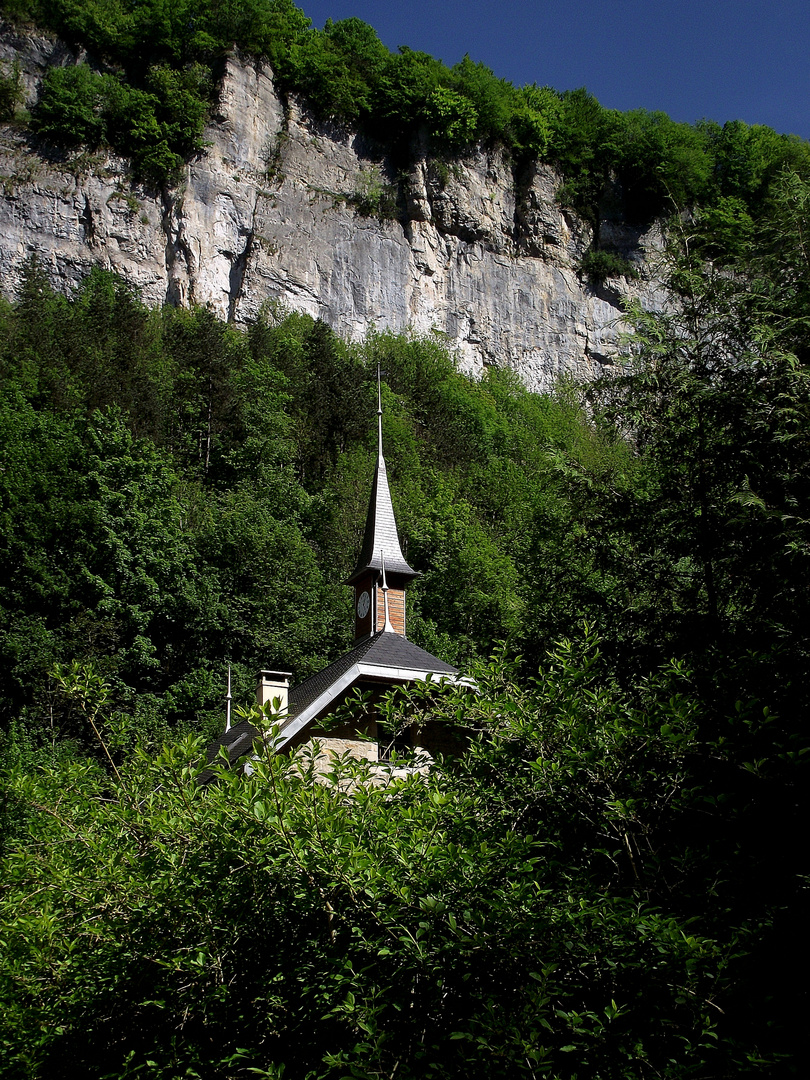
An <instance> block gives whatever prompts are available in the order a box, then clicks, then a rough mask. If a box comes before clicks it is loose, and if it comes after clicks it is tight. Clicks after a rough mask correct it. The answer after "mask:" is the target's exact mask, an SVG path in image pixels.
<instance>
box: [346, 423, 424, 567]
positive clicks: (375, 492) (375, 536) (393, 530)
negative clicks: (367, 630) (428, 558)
mask: <svg viewBox="0 0 810 1080" xmlns="http://www.w3.org/2000/svg"><path fill="white" fill-rule="evenodd" d="M380 551H383V552H384V553H385V572H386V574H402V575H403V576H405V577H408V578H415V577H419V576H420V575H419V571H418V570H414V569H413V568H412V567H410V566H409V565H408V563H407V562H406V561H405V556H404V555H403V554H402V548H401V547H400V545H399V536H398V535H397V523H396V520H395V518H394V507H393V504H392V503H391V491H390V489H389V487H388V471H387V469H386V467H385V458H384V457H383V455H382V445H380V451H379V453H378V455H377V468H376V469H375V470H374V482H373V484H372V485H371V498H370V499H369V504H368V515H367V517H366V531H365V533H364V534H363V546H362V548H361V549H360V558H359V559H358V560H357V566H356V567H355V570H354V573H353V574H352V576H351V577H350V578H349V579H348V580H347V582H346V584H347V585H351V584H352V582H353V581H354V580H355V579H356V578H358V577H359V576H360V574H362V573H363V571H364V570H368V569H370V568H373V569H375V570H382V560H381V558H380Z"/></svg>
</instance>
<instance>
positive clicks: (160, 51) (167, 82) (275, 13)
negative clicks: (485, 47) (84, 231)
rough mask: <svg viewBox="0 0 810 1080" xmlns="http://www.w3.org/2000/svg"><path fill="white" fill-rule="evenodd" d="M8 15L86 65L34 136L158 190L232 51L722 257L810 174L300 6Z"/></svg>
mask: <svg viewBox="0 0 810 1080" xmlns="http://www.w3.org/2000/svg"><path fill="white" fill-rule="evenodd" d="M2 9H3V10H4V11H5V13H6V15H7V16H8V17H10V18H12V19H15V20H18V21H26V20H27V21H31V22H34V23H35V24H37V25H40V26H44V27H49V28H51V29H53V30H55V31H56V32H57V33H58V34H60V35H61V36H62V37H63V38H65V40H67V41H68V42H71V43H73V44H74V45H76V46H78V47H81V48H82V49H85V50H87V52H88V54H89V56H88V60H87V62H82V63H80V64H78V65H77V66H76V67H73V68H65V69H58V70H55V71H52V72H50V73H49V74H48V76H47V78H46V79H45V82H44V84H43V89H42V94H41V97H40V100H39V102H38V103H37V105H36V107H35V109H34V111H33V117H32V124H33V127H34V129H35V130H37V131H39V132H40V134H41V135H42V136H43V137H44V138H46V139H50V140H53V141H55V142H61V143H66V144H69V145H70V144H78V143H84V144H88V145H90V146H99V145H102V144H106V145H110V146H112V147H113V148H115V149H117V150H118V151H119V152H120V153H122V154H123V155H124V156H128V157H131V158H132V160H133V164H134V167H135V169H136V172H137V173H139V174H140V175H141V176H142V177H143V178H145V179H147V180H150V181H152V182H163V181H165V180H166V179H171V178H172V177H175V176H176V175H177V170H178V168H179V166H180V165H181V163H182V162H183V160H184V159H186V158H187V157H188V156H189V155H191V154H194V153H196V152H198V151H199V150H200V149H201V147H202V141H201V140H202V133H203V125H204V121H205V118H206V115H207V113H208V112H209V110H210V109H211V106H212V103H213V102H214V101H215V98H216V88H217V82H218V78H219V74H220V71H221V60H222V57H223V56H224V55H225V54H226V53H227V52H229V51H230V50H231V49H232V48H233V47H234V45H235V46H236V47H238V48H239V49H241V50H243V51H244V52H246V53H248V54H252V55H254V56H257V57H266V58H267V59H268V60H269V62H270V64H271V66H272V69H273V72H274V74H275V77H276V80H277V84H278V86H279V88H280V90H281V91H282V92H284V93H287V92H294V93H296V94H298V95H302V96H303V97H304V98H305V99H306V100H307V102H308V103H309V105H310V107H311V108H312V109H313V110H314V112H315V113H316V115H318V116H320V117H322V118H332V119H334V120H336V121H338V122H341V123H346V124H350V125H354V126H359V127H361V128H363V129H364V130H366V131H367V132H368V133H369V134H370V135H371V136H372V137H375V138H377V139H378V140H380V142H381V143H383V144H385V145H387V146H388V148H389V150H390V152H391V153H392V154H393V155H394V157H395V158H396V159H398V160H399V161H400V162H404V161H405V160H407V158H408V156H409V154H410V153H411V144H412V140H413V137H414V135H415V134H416V133H417V132H419V133H421V134H422V135H423V136H426V137H427V138H428V139H429V141H430V144H431V147H432V151H433V153H434V154H437V155H446V154H450V153H458V152H463V150H464V148H465V147H468V146H469V145H471V144H473V143H478V142H497V143H500V144H502V145H504V146H506V147H508V148H509V149H510V150H511V152H512V153H513V154H514V156H515V159H516V163H517V164H518V166H519V165H520V164H521V163H522V164H526V163H528V162H530V161H532V160H540V161H544V162H552V163H555V164H556V165H558V166H559V167H560V169H561V170H562V172H563V174H564V177H565V184H564V187H563V189H562V192H561V197H562V198H563V200H564V201H565V202H567V203H568V204H569V205H571V206H573V207H575V208H576V209H577V210H578V211H579V212H580V213H582V214H584V215H585V216H586V217H588V218H589V219H590V220H591V221H592V222H593V223H594V224H596V223H598V222H599V220H600V219H602V218H603V217H605V216H608V217H610V216H621V217H623V218H624V219H625V220H633V221H639V222H643V221H648V220H651V219H652V218H653V217H654V216H656V215H660V214H662V213H665V214H669V213H670V212H672V211H673V210H674V209H676V208H677V209H683V208H685V207H692V206H696V205H700V206H703V207H710V208H712V210H713V214H714V216H713V217H712V218H711V219H709V218H706V219H704V220H706V221H707V222H708V221H709V220H711V222H712V225H713V231H712V242H713V244H714V246H715V249H716V251H717V253H720V251H723V252H724V251H725V250H726V249H727V246H728V245H729V244H731V245H733V244H734V243H735V242H736V239H735V238H736V237H737V236H738V235H739V234H740V233H741V232H745V231H746V230H747V229H748V228H750V226H751V219H752V218H757V217H758V216H759V214H760V213H761V212H762V210H763V208H764V206H765V205H766V204H767V202H768V199H769V193H770V190H771V185H772V183H773V181H774V180H775V178H776V177H777V176H778V175H779V173H780V172H781V171H782V170H783V169H784V168H786V167H787V168H790V169H791V170H792V171H794V172H797V173H799V174H800V175H802V176H807V175H808V173H809V172H810V149H809V148H808V144H807V143H806V142H804V141H803V140H801V139H799V138H796V137H792V136H788V135H780V134H777V133H776V132H775V131H772V130H771V129H770V128H767V127H763V126H751V127H749V126H748V125H746V124H745V123H743V122H741V121H732V122H729V123H726V124H723V125H722V126H721V125H720V124H717V123H714V122H712V121H703V122H701V123H699V124H697V125H689V124H679V123H675V122H673V121H672V120H670V119H669V117H668V116H666V115H665V114H664V113H661V112H652V113H651V112H646V111H644V110H635V111H632V112H627V113H621V112H618V111H615V110H611V109H604V108H602V107H601V106H600V105H599V103H598V102H597V101H596V99H595V98H594V97H593V96H592V95H590V94H589V93H588V92H587V91H586V90H584V89H580V90H575V91H570V92H565V93H558V92H557V91H555V90H553V89H551V88H549V87H547V86H537V85H534V84H532V85H529V86H523V87H515V86H513V85H512V84H511V83H509V82H507V81H505V80H504V79H500V78H498V77H497V76H496V75H495V74H494V73H493V72H492V71H490V70H489V69H488V68H487V67H485V66H484V65H483V64H480V63H475V62H474V61H473V60H471V59H470V58H469V57H465V58H464V59H463V60H462V61H461V62H460V63H458V64H456V65H455V66H453V67H447V66H446V65H444V64H443V63H442V62H441V61H439V60H435V59H434V58H433V57H431V56H429V55H427V54H426V53H421V52H415V51H413V50H411V49H408V48H401V49H400V50H399V51H398V52H396V53H391V52H390V51H389V50H388V49H387V48H386V47H385V46H384V45H383V44H382V43H381V42H380V40H379V38H378V37H377V35H376V33H375V31H374V30H373V29H372V27H370V26H368V25H367V24H365V23H363V22H362V21H361V20H359V19H356V18H349V19H344V20H341V21H339V22H331V21H330V22H327V24H326V25H325V27H324V28H323V30H317V29H314V28H313V27H312V26H311V23H310V20H309V19H308V18H307V17H306V16H305V14H304V13H303V11H301V10H300V9H299V8H298V7H296V5H295V4H294V3H293V2H292V0H249V2H248V0H245V2H241V3H239V4H222V3H217V2H214V0H182V2H177V3H173V4H172V5H171V10H170V11H169V9H167V7H166V5H165V4H164V3H163V2H162V0H112V2H107V0H104V2H101V0H81V2H80V3H76V2H73V0H3V4H2ZM538 74H539V75H542V72H538ZM6 78H10V73H6Z"/></svg>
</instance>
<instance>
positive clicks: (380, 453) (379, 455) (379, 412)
mask: <svg viewBox="0 0 810 1080" xmlns="http://www.w3.org/2000/svg"><path fill="white" fill-rule="evenodd" d="M382 462H383V451H382V388H381V385H380V362H379V360H378V361H377V463H378V464H382Z"/></svg>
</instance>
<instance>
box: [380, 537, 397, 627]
mask: <svg viewBox="0 0 810 1080" xmlns="http://www.w3.org/2000/svg"><path fill="white" fill-rule="evenodd" d="M380 563H381V565H382V593H383V611H384V613H385V625H384V626H383V631H384V632H387V633H389V634H393V633H395V631H394V628H393V626H392V625H391V617H390V616H389V614H388V582H387V581H386V579H385V552H384V551H383V549H382V548H380Z"/></svg>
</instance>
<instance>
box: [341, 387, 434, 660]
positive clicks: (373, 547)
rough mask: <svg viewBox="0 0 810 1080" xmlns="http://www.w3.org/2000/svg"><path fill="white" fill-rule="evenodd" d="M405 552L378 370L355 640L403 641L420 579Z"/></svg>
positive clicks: (356, 580)
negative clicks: (413, 588)
mask: <svg viewBox="0 0 810 1080" xmlns="http://www.w3.org/2000/svg"><path fill="white" fill-rule="evenodd" d="M418 576H419V573H418V571H416V570H413V569H411V567H410V566H409V565H408V563H407V562H406V561H405V556H404V555H403V554H402V548H401V547H400V544H399V537H398V535H397V523H396V520H395V519H394V507H393V505H392V504H391V492H390V490H389V487H388V473H387V470H386V467H385V458H384V457H383V450H382V395H381V392H380V372H379V368H378V369H377V467H376V468H375V470H374V482H373V483H372V486H371V498H370V500H369V505H368V516H367V517H366V531H365V533H364V535H363V546H362V548H361V550H360V558H359V559H358V560H357V566H356V568H355V570H354V573H353V574H352V575H351V577H350V578H349V579H348V581H347V582H346V584H347V585H353V586H354V636H355V638H356V639H360V638H364V637H368V636H369V635H371V634H378V633H381V632H383V631H387V632H389V633H395V634H401V635H402V637H405V588H406V586H407V585H408V584H409V583H410V582H411V581H413V579H414V578H415V577H418Z"/></svg>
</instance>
